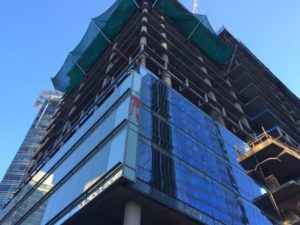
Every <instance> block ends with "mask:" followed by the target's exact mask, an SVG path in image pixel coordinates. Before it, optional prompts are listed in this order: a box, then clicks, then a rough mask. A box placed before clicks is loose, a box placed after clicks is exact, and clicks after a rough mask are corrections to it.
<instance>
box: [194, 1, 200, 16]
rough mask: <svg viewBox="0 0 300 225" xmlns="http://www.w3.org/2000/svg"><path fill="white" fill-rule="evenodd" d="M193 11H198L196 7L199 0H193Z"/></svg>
mask: <svg viewBox="0 0 300 225" xmlns="http://www.w3.org/2000/svg"><path fill="white" fill-rule="evenodd" d="M193 1H194V2H193V13H194V14H197V13H198V8H199V0H193Z"/></svg>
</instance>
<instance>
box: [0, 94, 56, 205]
mask: <svg viewBox="0 0 300 225" xmlns="http://www.w3.org/2000/svg"><path fill="white" fill-rule="evenodd" d="M59 102H60V97H59V96H45V97H44V101H43V102H41V105H40V110H39V112H38V114H37V116H36V118H35V120H34V121H33V123H32V125H31V127H30V129H29V131H28V132H27V134H26V136H25V139H24V141H23V143H22V144H21V146H20V148H19V150H18V151H17V153H16V155H15V157H14V159H13V161H12V162H11V164H10V166H9V168H8V170H7V172H6V174H5V175H4V177H3V180H2V181H1V183H0V208H1V207H3V206H4V205H5V204H6V203H7V202H8V201H9V200H10V199H11V198H12V196H13V195H14V193H15V192H16V191H17V190H18V187H19V185H20V184H21V183H22V181H23V179H24V175H25V173H26V171H27V167H28V166H29V164H30V161H31V159H32V157H33V156H34V155H35V153H36V151H37V148H38V145H39V144H40V142H41V140H42V137H43V136H44V134H45V132H46V128H47V127H48V124H49V122H50V120H51V118H52V116H53V114H54V112H55V110H56V107H57V105H58V104H59Z"/></svg>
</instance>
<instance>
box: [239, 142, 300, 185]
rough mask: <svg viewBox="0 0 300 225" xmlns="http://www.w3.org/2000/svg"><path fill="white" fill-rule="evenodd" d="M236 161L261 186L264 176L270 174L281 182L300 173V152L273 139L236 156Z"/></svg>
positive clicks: (263, 182)
mask: <svg viewBox="0 0 300 225" xmlns="http://www.w3.org/2000/svg"><path fill="white" fill-rule="evenodd" d="M238 162H239V163H240V164H241V166H242V167H243V168H244V169H245V170H246V171H247V173H248V174H249V175H250V176H251V177H252V178H253V179H254V180H255V181H257V182H258V183H260V184H262V185H263V186H265V185H266V183H265V178H266V177H268V176H270V175H274V176H275V177H276V178H277V180H278V182H279V183H280V184H282V183H285V182H286V181H288V180H291V179H293V178H295V177H297V176H298V177H299V174H300V163H299V162H300V154H299V153H298V152H296V151H295V150H292V149H290V148H289V147H287V146H285V145H283V144H282V143H279V142H278V141H276V140H274V139H267V140H265V141H263V142H262V143H260V144H257V145H256V146H254V147H252V149H251V150H249V151H247V152H245V153H244V154H243V155H241V156H240V157H239V158H238Z"/></svg>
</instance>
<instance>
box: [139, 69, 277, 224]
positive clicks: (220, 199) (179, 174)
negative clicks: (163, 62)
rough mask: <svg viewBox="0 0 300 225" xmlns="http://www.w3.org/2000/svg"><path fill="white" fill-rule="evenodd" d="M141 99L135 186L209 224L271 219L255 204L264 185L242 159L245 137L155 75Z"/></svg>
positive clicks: (145, 80) (147, 81)
mask: <svg viewBox="0 0 300 225" xmlns="http://www.w3.org/2000/svg"><path fill="white" fill-rule="evenodd" d="M141 101H142V104H141V110H140V111H141V120H140V123H139V134H140V135H139V141H138V154H137V169H136V176H137V183H136V184H135V188H137V189H138V190H140V191H142V192H146V193H147V194H148V195H151V196H152V197H153V198H156V199H158V200H159V201H162V202H163V203H165V204H167V205H170V206H171V207H173V208H176V209H177V210H181V211H183V212H184V213H186V214H188V215H190V216H192V217H194V218H196V219H198V220H199V221H201V222H204V223H207V224H226V225H227V224H241V225H242V224H251V225H252V224H253V225H258V224H266V225H267V224H271V223H270V222H269V221H268V220H267V219H265V217H264V216H262V215H261V213H260V212H259V210H258V209H257V208H255V207H254V206H253V205H252V204H251V200H252V199H253V198H254V197H256V196H258V195H259V193H260V188H259V187H258V186H257V185H256V184H254V182H253V181H252V180H251V179H250V178H249V177H248V176H247V174H246V173H245V171H244V170H243V169H242V168H241V167H240V165H239V164H238V163H237V154H236V151H235V150H234V145H235V144H240V143H241V142H242V141H241V140H239V139H238V138H237V137H236V136H235V135H233V134H232V133H230V132H229V131H228V130H227V129H226V128H224V127H221V126H220V125H218V124H217V123H215V122H214V121H213V120H212V119H211V118H210V117H209V116H207V115H206V114H205V113H204V112H202V111H201V110H200V109H199V108H198V107H196V106H194V105H193V104H192V103H191V102H189V101H188V100H187V99H185V98H184V97H182V96H180V95H179V94H178V93H176V92H175V91H174V90H172V89H171V88H169V87H168V86H166V85H164V84H163V83H162V82H161V81H159V80H157V79H156V78H155V77H154V76H151V75H149V76H145V77H144V78H143V81H142V89H141ZM146 187H147V188H146ZM153 193H156V194H153ZM158 193H159V194H158ZM158 196H159V197H158ZM167 196H168V197H167ZM170 197H171V199H173V200H171V199H170ZM167 199H168V200H167ZM172 201H173V203H172V204H170V202H172ZM179 202H181V203H182V204H183V205H185V206H184V207H182V205H181V203H179ZM249 207H250V208H249ZM250 209H251V210H250ZM253 218H256V219H253ZM262 221H263V223H261V222H262Z"/></svg>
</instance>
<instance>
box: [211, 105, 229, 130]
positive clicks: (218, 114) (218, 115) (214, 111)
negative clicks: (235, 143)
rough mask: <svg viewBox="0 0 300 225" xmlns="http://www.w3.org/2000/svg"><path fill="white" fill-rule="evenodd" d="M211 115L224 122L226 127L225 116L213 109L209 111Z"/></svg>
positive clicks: (219, 121)
mask: <svg viewBox="0 0 300 225" xmlns="http://www.w3.org/2000/svg"><path fill="white" fill-rule="evenodd" d="M209 115H210V116H211V117H212V118H213V119H214V120H215V121H217V122H218V123H220V124H222V125H223V126H224V127H226V124H225V121H224V118H223V116H222V115H221V114H220V113H219V112H218V111H216V110H214V109H211V110H210V112H209Z"/></svg>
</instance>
